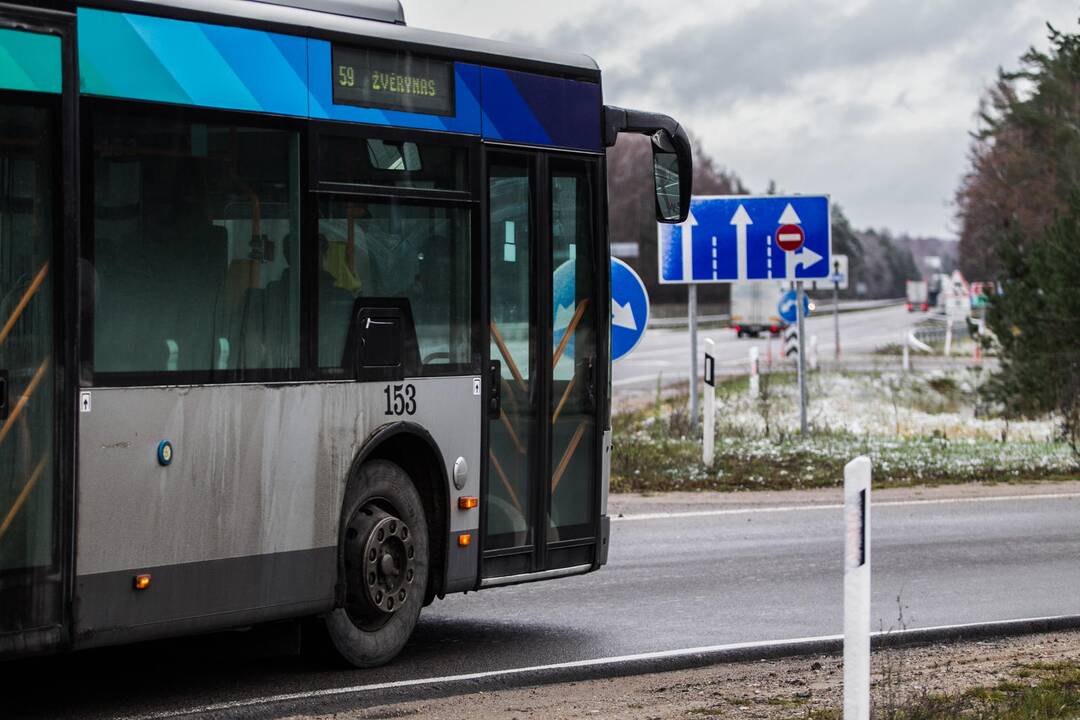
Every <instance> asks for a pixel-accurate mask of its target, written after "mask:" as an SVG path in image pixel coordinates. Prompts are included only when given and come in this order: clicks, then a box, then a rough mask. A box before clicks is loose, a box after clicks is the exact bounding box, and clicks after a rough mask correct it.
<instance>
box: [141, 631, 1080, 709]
mask: <svg viewBox="0 0 1080 720" xmlns="http://www.w3.org/2000/svg"><path fill="white" fill-rule="evenodd" d="M1070 619H1075V616H1070V615H1051V616H1046V617H1036V618H1019V619H1013V620H997V621H990V622H981V623H960V624H956V625H935V626H931V627H925V628H908V629H905V630H884V631H876V632H872V633H870V635H871V636H872V637H875V636H885V635H887V636H889V637H902V636H904V635H911V634H919V633H928V632H929V633H933V632H944V631H949V630H965V629H970V628H979V627H984V626H986V625H996V626H1004V627H1007V626H1010V625H1029V624H1032V623H1038V622H1055V621H1062V620H1070ZM843 639H844V636H843V635H817V636H812V637H801V638H791V639H785V640H758V641H755V642H741V643H728V644H725V645H704V646H702V647H694V648H680V649H677V650H659V651H655V652H646V653H637V654H634V655H616V656H613V657H602V658H593V659H591V660H573V661H570V662H562V663H552V664H550V665H532V666H529V667H517V668H507V669H505V670H488V671H486V672H475V673H464V674H462V675H443V676H440V677H428V678H415V679H412V680H396V681H393V682H383V683H372V684H370V685H352V686H348V687H337V688H325V689H322V690H308V691H305V692H295V693H281V694H279V695H264V696H262V697H255V698H248V699H246V700H234V701H231V702H221V703H212V704H208V705H198V706H195V707H188V708H184V709H183V710H167V711H164V712H156V713H150V714H148V715H131V716H127V717H126V718H122V720H166V718H175V717H185V716H188V715H194V714H198V713H222V712H228V711H231V710H239V709H240V708H250V707H256V706H259V705H271V704H274V703H282V702H296V701H300V700H318V699H325V698H332V697H338V696H341V695H354V694H359V693H365V692H375V691H378V690H393V689H396V688H408V687H417V686H423V685H446V684H450V683H458V682H468V681H474V680H485V679H488V678H497V677H510V676H514V675H525V674H528V673H535V672H544V671H551V670H575V669H584V668H591V667H597V666H604V665H625V664H628V663H633V662H642V661H649V660H666V659H670V658H680V657H691V656H694V655H706V654H708V655H711V654H716V653H724V652H738V651H743V650H770V649H779V648H788V649H791V650H794V649H796V648H798V647H799V646H806V645H813V644H817V643H822V642H840V641H842V640H843Z"/></svg>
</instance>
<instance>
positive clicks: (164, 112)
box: [0, 0, 691, 666]
mask: <svg viewBox="0 0 1080 720" xmlns="http://www.w3.org/2000/svg"><path fill="white" fill-rule="evenodd" d="M0 128H2V131H0V656H3V657H6V658H17V657H25V656H27V655H31V654H38V653H47V652H54V651H57V650H70V649H76V650H77V649H82V648H92V647H98V646H104V645H111V644H119V643H126V642H134V641H142V640H147V639H152V638H161V637H167V636H176V635H182V634H188V633H198V632H209V631H215V630H220V629H225V628H237V627H249V626H253V625H256V624H260V623H266V622H271V621H279V620H286V619H306V620H305V626H307V625H311V624H316V623H317V624H320V627H322V628H323V629H324V630H323V632H324V637H325V636H328V637H329V641H330V643H332V647H333V648H336V650H337V651H338V652H339V653H340V655H341V656H342V658H344V660H346V661H348V662H351V663H353V664H354V665H356V666H372V665H377V664H380V663H384V662H386V661H387V660H389V659H390V658H392V657H393V656H394V655H395V654H396V653H397V652H398V651H399V650H400V649H401V648H402V647H403V645H404V643H405V642H406V640H407V639H408V637H409V635H410V633H411V632H412V630H413V628H414V626H415V624H416V622H417V618H418V615H419V613H420V610H421V608H422V607H423V606H425V605H428V604H430V603H432V602H433V601H434V600H436V599H437V598H442V597H444V596H445V595H447V594H449V593H459V592H465V591H475V590H481V589H486V588H493V587H498V586H505V585H511V584H517V583H524V582H530V581H537V580H544V579H551V578H559V577H565V576H571V575H579V574H584V573H588V572H590V571H593V570H596V569H598V568H599V567H600V566H602V565H604V564H605V562H606V559H607V552H608V537H609V534H608V518H607V515H606V505H607V485H608V482H607V476H608V462H609V453H610V448H611V432H610V424H609V416H610V394H611V391H610V369H609V365H610V362H609V337H608V332H609V323H610V299H609V298H610V292H609V277H610V272H609V260H608V257H609V251H608V240H607V236H606V211H607V197H606V193H607V188H606V179H605V170H604V167H605V166H604V158H605V148H607V147H610V146H611V145H613V144H614V143H615V140H616V138H617V137H618V136H619V134H620V133H635V134H640V135H645V136H648V137H649V138H650V141H651V144H652V147H653V153H654V154H653V180H654V184H655V187H656V194H655V200H656V202H655V211H656V214H657V218H658V220H660V221H661V222H669V223H670V222H680V221H682V220H684V219H685V216H686V213H687V209H688V207H689V197H690V177H691V155H690V146H689V142H688V140H687V135H686V133H685V132H684V130H683V129H682V128H681V127H680V126H679V125H678V123H676V122H675V121H674V120H672V119H671V118H669V117H667V116H665V115H660V114H652V113H646V112H640V111H633V110H626V109H621V108H616V107H610V106H608V107H605V106H604V105H603V100H602V91H601V83H600V71H599V69H598V67H597V65H596V63H595V62H594V61H593V60H591V59H590V58H588V57H587V56H584V55H576V54H569V53H563V52H550V51H544V50H536V49H531V48H526V47H518V46H515V45H511V44H504V43H500V42H493V41H488V40H481V39H475V38H470V37H464V36H458V35H452V34H447V33H442V32H434V31H428V30H420V29H415V28H413V27H411V26H409V25H407V24H406V22H405V16H404V13H403V10H402V7H401V5H400V3H398V2H396V0H262V1H259V2H256V1H252V0H88V2H86V3H71V2H62V1H57V2H49V3H38V4H36V5H34V6H19V5H18V4H11V3H5V4H3V5H0Z"/></svg>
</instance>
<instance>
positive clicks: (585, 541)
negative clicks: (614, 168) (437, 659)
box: [481, 152, 608, 585]
mask: <svg viewBox="0 0 1080 720" xmlns="http://www.w3.org/2000/svg"><path fill="white" fill-rule="evenodd" d="M487 169H488V236H489V237H488V242H489V247H488V255H489V267H488V273H489V296H488V307H489V317H488V318H487V320H488V323H487V328H488V335H489V346H490V348H489V352H490V356H489V357H490V362H491V365H490V369H489V377H488V384H489V388H490V391H491V393H492V394H491V396H490V397H489V407H488V410H489V413H488V447H487V462H488V468H487V483H486V488H487V491H486V494H485V497H484V498H483V500H482V502H481V505H482V508H483V510H484V513H485V515H484V560H483V569H482V574H483V577H484V582H485V584H487V585H493V584H499V583H500V582H513V581H516V579H519V578H520V576H526V575H529V574H532V573H538V572H545V571H556V570H564V571H572V570H583V569H585V568H587V567H589V566H591V565H592V563H593V562H594V561H595V560H596V557H597V556H596V553H597V537H598V534H599V530H598V523H599V519H598V502H599V499H598V497H599V490H598V483H599V477H600V463H599V452H598V448H597V442H598V429H597V418H598V409H599V407H600V398H601V392H600V388H599V387H598V384H599V382H600V377H601V373H600V372H599V371H598V362H600V358H602V357H606V354H603V355H599V354H598V352H597V348H598V346H599V343H600V338H601V337H604V336H603V335H602V334H601V328H600V325H599V322H598V321H599V320H600V319H604V318H605V317H606V313H607V311H608V310H607V307H608V306H607V303H606V302H603V301H602V300H601V298H602V297H606V293H605V292H604V291H603V289H602V286H604V287H606V283H605V282H604V281H603V278H602V277H600V276H599V275H598V268H599V267H600V266H601V259H600V247H601V245H602V244H601V243H600V242H599V237H600V235H599V232H600V230H599V228H600V224H599V219H598V217H597V214H598V208H600V207H601V204H600V203H599V201H598V197H597V193H598V188H599V184H598V172H599V166H598V164H597V162H596V161H595V160H592V159H589V158H582V157H566V156H561V155H556V154H550V153H510V152H504V153H497V154H495V153H489V154H488V163H487ZM521 579H526V578H521Z"/></svg>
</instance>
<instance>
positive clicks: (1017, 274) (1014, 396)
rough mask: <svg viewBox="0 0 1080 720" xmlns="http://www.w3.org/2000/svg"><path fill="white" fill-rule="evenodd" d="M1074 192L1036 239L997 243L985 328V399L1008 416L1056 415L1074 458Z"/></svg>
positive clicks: (1078, 388)
mask: <svg viewBox="0 0 1080 720" xmlns="http://www.w3.org/2000/svg"><path fill="white" fill-rule="evenodd" d="M1078 249H1080V189H1078V190H1076V191H1074V192H1073V193H1072V195H1071V197H1070V201H1069V204H1068V205H1067V207H1066V212H1065V213H1064V215H1062V216H1061V217H1060V218H1059V219H1058V220H1057V221H1055V222H1053V223H1051V224H1050V225H1049V226H1048V227H1047V228H1046V230H1045V232H1044V233H1043V234H1042V236H1041V237H1039V238H1037V239H1036V240H1035V241H1034V242H1024V238H1023V237H1021V236H1019V235H1018V234H1016V233H1013V234H1011V235H1008V236H1006V237H1004V238H1003V239H1002V241H1001V242H1000V244H999V246H998V256H999V260H1000V263H1001V267H1002V274H1003V276H1004V280H1003V281H1002V283H1001V290H1002V292H1001V294H999V295H996V296H994V297H991V298H990V303H989V306H988V312H987V324H988V325H989V327H990V329H991V331H992V332H993V333H994V334H995V335H996V336H997V340H998V343H999V346H1000V355H1001V367H1000V370H999V371H998V372H997V373H996V374H995V375H994V376H993V378H992V379H991V381H990V383H989V384H988V392H989V394H990V396H991V397H992V398H993V399H995V400H997V401H999V402H1001V403H1002V404H1003V405H1004V407H1005V409H1006V411H1007V412H1008V413H1009V414H1010V415H1014V416H1034V415H1041V414H1043V413H1047V412H1057V413H1059V415H1060V417H1061V422H1062V424H1061V428H1062V435H1063V437H1064V439H1065V440H1067V441H1068V442H1069V444H1070V445H1071V447H1072V449H1073V452H1074V453H1076V455H1077V458H1078V459H1080V252H1078Z"/></svg>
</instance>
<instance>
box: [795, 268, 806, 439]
mask: <svg viewBox="0 0 1080 720" xmlns="http://www.w3.org/2000/svg"><path fill="white" fill-rule="evenodd" d="M795 292H796V293H797V294H798V296H797V299H796V300H795V312H796V313H798V320H799V358H798V360H799V433H800V434H802V435H803V437H805V436H806V433H807V432H808V428H807V425H806V333H805V328H806V324H805V322H804V321H805V319H806V311H805V309H804V308H803V303H804V302H806V292H805V291H804V290H803V284H802V280H798V281H796V283H795Z"/></svg>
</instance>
